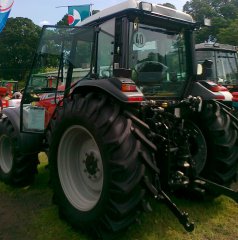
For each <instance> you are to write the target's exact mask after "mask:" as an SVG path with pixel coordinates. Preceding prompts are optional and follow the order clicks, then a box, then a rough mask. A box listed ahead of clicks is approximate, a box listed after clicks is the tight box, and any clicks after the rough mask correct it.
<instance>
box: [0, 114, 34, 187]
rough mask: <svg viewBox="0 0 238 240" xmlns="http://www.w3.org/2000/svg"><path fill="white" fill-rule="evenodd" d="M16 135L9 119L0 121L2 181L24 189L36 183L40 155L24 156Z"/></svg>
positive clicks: (0, 176) (0, 172) (0, 174)
mask: <svg viewBox="0 0 238 240" xmlns="http://www.w3.org/2000/svg"><path fill="white" fill-rule="evenodd" d="M19 141H20V138H19V133H16V131H15V129H14V127H13V125H12V124H11V122H10V121H9V119H8V118H3V119H1V120H0V180H1V181H3V182H5V183H6V184H8V185H11V186H17V187H24V186H27V185H30V184H31V183H32V182H33V181H34V176H35V174H36V173H37V164H38V154H22V153H21V149H20V146H19V145H20V144H19Z"/></svg>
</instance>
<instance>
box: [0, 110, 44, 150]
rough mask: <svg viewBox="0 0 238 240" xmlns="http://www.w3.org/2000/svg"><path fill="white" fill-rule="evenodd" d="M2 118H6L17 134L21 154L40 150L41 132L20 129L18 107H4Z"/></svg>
mask: <svg viewBox="0 0 238 240" xmlns="http://www.w3.org/2000/svg"><path fill="white" fill-rule="evenodd" d="M2 113H3V115H2V118H6V117H7V118H8V119H9V121H10V122H11V124H12V125H13V127H14V129H15V132H16V134H17V135H18V139H19V145H20V149H19V150H20V152H21V153H23V154H29V153H35V152H40V151H42V142H43V134H39V133H38V134H35V133H34V134H33V133H22V132H21V131H20V108H4V109H3V111H2Z"/></svg>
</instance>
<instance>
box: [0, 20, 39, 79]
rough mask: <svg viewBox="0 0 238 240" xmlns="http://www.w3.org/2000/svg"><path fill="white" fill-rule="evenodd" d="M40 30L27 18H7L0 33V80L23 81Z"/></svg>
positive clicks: (29, 65)
mask: <svg viewBox="0 0 238 240" xmlns="http://www.w3.org/2000/svg"><path fill="white" fill-rule="evenodd" d="M40 31H41V28H40V27H39V26H37V25H35V24H34V23H33V22H32V21H31V20H30V19H28V18H22V17H17V18H9V19H8V22H7V24H6V27H5V29H4V30H3V31H2V32H1V33H0V35H1V37H0V78H2V79H14V80H25V79H26V77H27V75H28V73H29V70H30V67H31V65H32V60H33V56H34V53H35V51H36V46H37V43H38V40H39V34H40Z"/></svg>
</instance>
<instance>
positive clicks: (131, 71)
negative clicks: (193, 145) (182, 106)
mask: <svg viewBox="0 0 238 240" xmlns="http://www.w3.org/2000/svg"><path fill="white" fill-rule="evenodd" d="M195 27H196V24H195V22H194V21H193V19H192V18H191V17H190V16H189V15H187V14H185V13H182V12H179V11H176V10H174V9H170V8H167V7H164V6H160V5H156V4H151V3H145V2H139V1H135V0H129V1H126V2H123V3H121V4H118V5H117V8H115V7H111V8H109V9H106V10H104V11H101V12H99V13H97V14H95V15H93V16H91V17H89V18H88V19H86V20H84V21H83V22H82V26H81V27H79V28H70V27H55V26H54V27H53V26H45V27H44V28H43V31H42V36H41V40H40V44H39V47H38V50H37V54H36V57H35V60H34V64H33V68H32V72H31V74H30V77H29V80H28V82H27V85H26V88H25V92H24V97H23V101H22V105H21V111H22V112H23V114H22V116H23V118H22V129H23V130H24V131H32V132H39V131H44V130H45V128H46V127H47V123H48V122H49V119H50V116H51V114H46V112H47V111H48V110H47V109H45V108H44V107H41V104H40V103H39V102H40V99H42V94H55V97H54V98H53V99H54V100H52V99H51V103H52V104H55V106H56V104H57V103H58V102H59V100H61V99H62V96H63V95H64V96H65V97H66V96H68V94H70V93H72V92H73V89H74V88H75V87H78V88H80V89H84V91H86V90H87V89H89V88H99V89H103V91H105V92H110V93H112V94H113V95H114V96H115V97H116V98H118V99H120V101H122V102H141V101H144V100H145V99H156V100H163V99H167V100H168V99H171V100H172V99H181V98H183V97H184V95H186V89H187V88H188V85H189V84H190V83H191V79H192V77H193V76H194V75H195V66H194V63H193V60H192V59H193V49H192V46H193V37H192V32H193V30H194V28H195ZM49 79H51V84H49ZM52 79H54V80H53V82H54V83H53V84H52ZM53 102H54V103H53ZM31 110H33V111H31ZM31 112H32V113H34V114H36V115H37V116H38V117H37V118H38V119H39V122H38V121H32V122H31V123H29V121H31V119H32V118H33V116H31ZM46 116H49V119H48V120H46V119H45V118H46ZM40 122H41V123H40ZM32 124H33V125H32Z"/></svg>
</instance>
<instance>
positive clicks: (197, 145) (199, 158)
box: [185, 122, 207, 174]
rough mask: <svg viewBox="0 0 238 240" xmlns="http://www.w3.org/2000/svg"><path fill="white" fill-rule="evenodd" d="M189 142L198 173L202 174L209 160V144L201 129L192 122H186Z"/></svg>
mask: <svg viewBox="0 0 238 240" xmlns="http://www.w3.org/2000/svg"><path fill="white" fill-rule="evenodd" d="M185 126H186V129H187V133H188V143H189V149H190V153H191V155H192V161H193V165H194V167H195V169H196V174H200V173H201V172H202V170H203V168H204V166H205V164H206V160H207V144H206V140H205V138H204V136H203V134H202V132H201V130H200V129H199V128H198V127H197V126H196V125H195V124H194V123H192V122H185Z"/></svg>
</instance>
